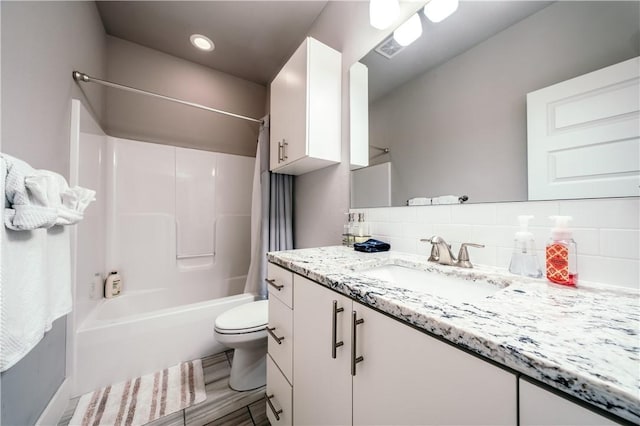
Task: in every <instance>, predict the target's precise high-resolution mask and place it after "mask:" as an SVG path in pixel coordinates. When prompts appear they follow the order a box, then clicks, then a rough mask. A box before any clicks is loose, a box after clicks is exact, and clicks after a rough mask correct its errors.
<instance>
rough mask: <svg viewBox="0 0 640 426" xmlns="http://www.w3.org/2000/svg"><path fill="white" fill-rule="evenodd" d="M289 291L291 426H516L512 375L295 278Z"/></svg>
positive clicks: (317, 286) (513, 379) (296, 276)
mask: <svg viewBox="0 0 640 426" xmlns="http://www.w3.org/2000/svg"><path fill="white" fill-rule="evenodd" d="M294 287H295V291H294V305H295V309H294V324H295V326H294V347H293V354H294V359H295V362H294V369H293V380H294V388H293V391H294V395H293V404H294V406H293V411H294V421H295V424H297V425H298V424H299V425H304V424H340V425H345V424H354V425H375V424H492V425H499V424H509V425H513V424H516V423H517V399H516V394H517V383H516V376H515V375H513V374H511V373H508V372H506V371H504V370H502V369H500V368H497V367H495V366H493V365H491V364H489V363H487V362H484V361H482V360H480V359H479V358H476V357H474V356H472V355H469V354H467V353H465V352H463V351H461V350H459V349H456V348H454V347H452V346H451V345H448V344H445V343H443V342H440V341H439V340H437V339H435V338H432V337H430V336H427V335H425V334H424V333H421V332H419V331H417V330H415V329H413V328H411V327H409V326H407V325H405V324H402V323H400V322H398V321H396V320H394V319H392V318H389V317H388V316H385V315H383V314H381V313H379V312H377V311H374V310H373V309H371V308H368V307H366V306H364V305H361V304H360V303H357V302H353V301H352V300H351V299H349V298H346V297H344V296H342V295H340V294H338V293H335V292H333V291H331V290H329V289H327V288H324V287H322V286H320V285H318V284H316V283H314V282H312V281H310V280H308V279H305V278H303V277H300V276H298V275H294ZM354 342H355V350H354V346H353V344H354ZM334 346H335V347H336V349H335V358H334V357H333V352H334ZM360 357H361V358H360Z"/></svg>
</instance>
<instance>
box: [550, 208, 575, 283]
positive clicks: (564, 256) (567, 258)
mask: <svg viewBox="0 0 640 426" xmlns="http://www.w3.org/2000/svg"><path fill="white" fill-rule="evenodd" d="M549 219H551V220H554V221H555V222H556V225H555V227H554V228H553V229H552V230H551V238H550V239H549V242H548V243H547V248H546V253H545V255H546V259H547V262H546V270H547V279H548V280H549V281H551V282H552V283H556V284H562V285H568V286H576V284H577V283H578V255H577V246H576V242H575V241H574V240H573V236H572V233H571V230H570V229H569V221H570V220H572V219H573V218H572V217H571V216H549Z"/></svg>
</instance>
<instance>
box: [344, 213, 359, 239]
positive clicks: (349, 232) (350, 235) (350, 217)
mask: <svg viewBox="0 0 640 426" xmlns="http://www.w3.org/2000/svg"><path fill="white" fill-rule="evenodd" d="M345 214H346V215H347V223H345V224H344V228H343V231H342V245H343V246H347V247H351V246H353V240H354V231H355V227H356V225H355V219H356V214H355V213H345Z"/></svg>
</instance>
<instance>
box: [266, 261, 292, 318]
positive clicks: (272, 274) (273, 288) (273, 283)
mask: <svg viewBox="0 0 640 426" xmlns="http://www.w3.org/2000/svg"><path fill="white" fill-rule="evenodd" d="M267 280H268V283H269V297H271V296H275V297H277V298H278V299H280V301H281V302H282V303H284V304H285V305H287V306H288V307H289V308H292V309H293V272H291V271H289V270H287V269H284V268H282V267H280V266H278V265H274V264H273V263H267Z"/></svg>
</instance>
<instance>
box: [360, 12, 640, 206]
mask: <svg viewBox="0 0 640 426" xmlns="http://www.w3.org/2000/svg"><path fill="white" fill-rule="evenodd" d="M639 5H640V3H638V2H616V3H603V2H558V3H554V4H552V5H551V6H549V7H546V8H545V9H543V10H541V11H540V12H538V13H536V14H534V15H532V16H530V17H528V18H526V19H524V20H523V21H520V22H519V23H517V24H515V25H513V26H511V27H509V28H507V29H506V30H504V31H502V32H501V33H498V34H497V35H495V36H493V37H491V38H489V39H488V40H486V41H484V42H482V43H480V44H479V45H477V46H475V47H474V48H472V49H470V50H468V51H467V52H465V53H463V54H461V55H459V56H457V57H455V58H453V59H451V60H450V61H448V62H446V63H444V64H443V65H441V66H439V67H437V68H435V69H433V70H431V71H429V72H427V73H425V74H423V75H422V76H420V77H418V78H416V79H414V80H412V81H410V82H409V83H406V84H405V85H403V86H402V87H400V88H399V89H397V90H395V91H394V92H393V93H392V94H390V95H388V96H386V97H384V98H382V99H380V100H378V101H377V102H375V103H374V104H373V105H371V110H370V121H369V122H370V137H371V144H372V145H376V146H389V147H390V149H391V155H390V158H391V164H392V169H393V175H392V181H393V187H392V194H393V195H392V196H393V200H392V202H393V205H394V206H399V205H405V204H406V201H407V199H409V198H412V197H418V196H427V197H429V196H436V195H443V194H458V195H460V194H467V195H469V198H470V200H469V201H470V202H483V201H520V200H526V199H527V122H526V93H528V92H531V91H534V90H537V89H540V88H543V87H546V86H550V85H552V84H555V83H557V82H560V81H563V80H567V79H570V78H573V77H576V76H579V75H582V74H586V73H588V72H591V71H594V70H597V69H600V68H603V67H605V66H608V65H612V64H615V63H618V62H622V61H624V60H626V59H629V58H632V57H635V56H638V54H639V49H640V43H639V41H640V40H639V38H638V37H639V35H638V32H639V28H640V24H639V23H638V17H639V16H640V7H639ZM427 36H428V34H427ZM380 160H382V161H388V160H389V156H383V157H380Z"/></svg>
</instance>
